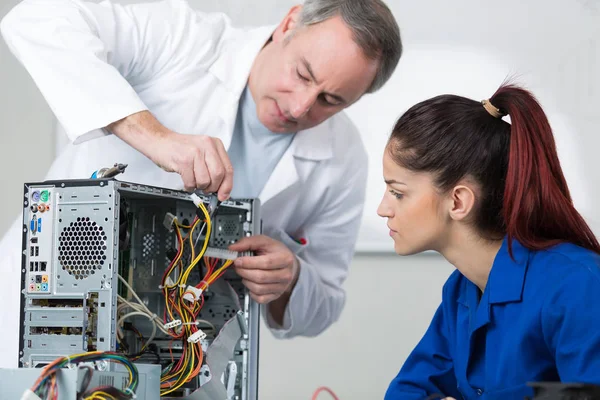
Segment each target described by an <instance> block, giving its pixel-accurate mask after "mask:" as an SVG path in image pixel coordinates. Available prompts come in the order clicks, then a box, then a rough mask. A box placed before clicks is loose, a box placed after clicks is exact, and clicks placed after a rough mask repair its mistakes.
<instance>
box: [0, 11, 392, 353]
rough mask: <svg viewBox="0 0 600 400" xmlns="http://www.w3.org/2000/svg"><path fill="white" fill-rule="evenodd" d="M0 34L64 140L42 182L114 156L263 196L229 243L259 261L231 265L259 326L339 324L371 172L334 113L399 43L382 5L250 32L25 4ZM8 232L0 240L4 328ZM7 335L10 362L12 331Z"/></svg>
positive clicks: (299, 17)
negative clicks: (258, 221) (259, 312)
mask: <svg viewBox="0 0 600 400" xmlns="http://www.w3.org/2000/svg"><path fill="white" fill-rule="evenodd" d="M0 28H1V31H2V35H3V37H4V38H5V40H6V42H7V44H8V46H9V48H10V49H11V51H12V52H13V54H14V55H15V56H16V57H17V58H18V59H19V60H20V62H21V63H22V64H23V65H24V66H25V68H26V69H27V70H28V72H29V73H30V74H31V76H32V78H33V79H34V81H35V82H36V84H37V85H38V87H39V89H40V91H41V93H42V94H43V95H44V97H45V99H46V100H47V101H48V103H49V105H50V107H51V109H52V110H53V112H54V113H55V114H56V116H57V118H58V120H59V122H60V124H61V125H62V127H63V128H64V130H65V132H66V133H67V135H68V136H69V138H70V139H71V141H72V143H70V144H69V145H68V147H67V148H66V149H65V150H64V151H63V152H62V154H60V156H59V157H58V158H57V159H56V161H55V162H54V164H53V165H52V167H51V169H50V171H49V172H48V175H47V177H46V178H47V179H51V178H62V179H66V178H86V177H89V175H90V173H91V172H92V171H94V170H96V169H98V168H99V167H102V166H106V165H112V164H114V163H115V162H120V163H127V164H128V165H129V167H128V169H127V171H126V174H125V175H124V176H123V178H122V179H124V180H128V181H134V182H140V183H146V184H150V185H155V186H162V187H169V188H174V189H183V188H185V189H187V190H193V189H196V188H200V189H203V190H205V191H207V192H218V195H219V198H220V199H225V198H227V197H229V196H234V197H259V198H260V200H261V202H262V205H263V208H262V214H263V218H264V225H263V231H264V233H265V235H264V236H256V237H252V238H245V239H243V240H241V241H240V242H239V243H238V244H236V245H234V246H232V249H233V250H237V251H245V250H253V251H255V252H256V254H257V256H255V257H245V258H241V259H238V260H236V263H235V268H236V271H237V273H238V274H239V275H240V276H241V277H242V278H243V279H244V284H245V285H246V286H247V287H248V289H249V291H250V293H251V295H252V297H253V298H254V299H255V300H256V301H258V302H260V303H262V304H265V309H264V311H265V312H264V313H263V314H265V315H266V321H267V324H268V326H269V327H270V328H271V330H272V332H273V333H274V334H275V335H276V336H278V337H293V336H297V335H305V336H314V335H317V334H319V333H320V332H322V331H323V330H324V329H326V328H327V327H328V326H329V325H330V324H331V323H333V322H334V321H335V320H336V319H337V318H338V316H339V315H340V312H341V310H342V307H343V304H344V296H345V295H344V291H343V289H342V283H343V281H344V280H345V278H346V275H347V271H348V267H349V263H350V261H351V258H352V254H353V249H354V244H355V240H356V237H357V231H358V228H359V224H360V217H361V214H362V208H363V200H364V195H365V193H364V192H365V185H366V176H367V160H366V153H365V150H364V148H363V146H362V143H361V141H360V137H359V135H358V133H357V131H356V129H355V127H354V126H353V125H352V123H351V122H350V120H349V119H348V118H347V117H346V116H345V115H344V114H343V113H340V111H342V110H343V109H344V108H346V107H348V106H349V105H351V104H353V103H354V102H356V101H357V100H358V99H359V98H360V97H361V96H362V95H363V94H365V93H368V92H374V91H375V90H377V89H379V88H380V87H381V86H382V85H383V84H384V83H385V82H386V81H387V80H388V79H389V77H390V75H391V74H392V72H393V71H394V69H395V67H396V65H397V63H398V60H399V58H400V55H401V51H402V46H401V41H400V34H399V30H398V26H397V24H396V22H395V20H394V18H393V16H392V14H391V12H390V11H389V9H388V8H387V7H386V6H385V5H384V4H383V3H382V2H381V0H307V1H306V3H305V4H304V5H303V6H295V7H293V8H292V9H291V10H290V11H289V12H288V13H287V15H286V16H285V17H284V18H283V20H282V21H281V23H280V24H279V25H278V26H277V27H265V28H258V29H253V30H239V29H234V28H232V27H231V26H230V22H229V20H228V19H227V17H225V16H224V15H222V14H204V13H201V12H197V11H194V10H192V9H191V8H190V7H189V5H188V4H187V3H186V2H185V1H183V0H170V1H161V2H154V3H148V4H136V5H129V6H121V5H117V4H112V3H109V2H104V3H101V4H94V3H91V2H90V3H88V2H83V1H78V0H26V1H24V2H22V3H21V4H19V5H18V6H17V7H15V8H14V9H13V10H12V11H11V12H10V13H9V14H8V15H7V16H6V17H5V18H4V20H3V21H2V23H1V25H0ZM226 149H227V151H226ZM157 166H158V167H160V168H158V167H157ZM233 171H235V174H234V173H233ZM179 176H180V177H179ZM232 190H233V191H232ZM19 227H20V222H19V221H17V222H16V223H15V225H14V226H13V228H14V229H11V231H10V232H9V233H8V237H6V238H5V239H4V241H3V243H2V245H1V246H0V247H1V248H0V250H1V251H2V253H0V254H3V255H4V254H10V255H12V259H5V261H3V262H2V264H1V265H0V268H2V271H3V272H2V273H3V276H5V277H8V278H5V279H4V282H7V283H3V284H4V285H5V288H6V292H5V293H9V295H10V299H9V301H8V302H5V304H4V305H3V307H2V310H3V311H2V312H4V313H5V317H6V318H3V320H5V321H6V323H7V324H9V325H10V326H14V325H15V324H16V323H17V321H18V319H17V315H18V311H17V308H18V307H17V306H16V304H17V302H18V294H17V293H18V291H17V290H15V289H14V287H17V288H18V279H17V277H18V274H19V270H20V258H19V254H18V249H19V248H20V244H19V240H20V239H19V238H20V234H19V233H18V230H19V229H20V228H19ZM7 271H9V272H7ZM8 305H10V307H8ZM2 342H3V346H5V349H6V350H5V351H6V352H7V354H6V355H7V356H10V353H11V352H14V349H15V348H16V337H14V336H13V334H11V337H10V338H7V340H4V341H2ZM7 343H8V344H7ZM2 359H3V360H4V359H7V358H6V357H2ZM10 360H14V358H10Z"/></svg>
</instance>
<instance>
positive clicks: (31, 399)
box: [21, 389, 42, 400]
mask: <svg viewBox="0 0 600 400" xmlns="http://www.w3.org/2000/svg"><path fill="white" fill-rule="evenodd" d="M21 400H42V399H40V397H39V396H38V395H37V394H35V393H33V392H32V391H31V389H27V390H26V391H25V393H23V395H22V396H21Z"/></svg>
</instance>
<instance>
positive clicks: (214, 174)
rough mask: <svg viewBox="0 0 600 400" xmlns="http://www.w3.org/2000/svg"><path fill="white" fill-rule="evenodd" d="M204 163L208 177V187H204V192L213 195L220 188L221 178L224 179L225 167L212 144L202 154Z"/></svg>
mask: <svg viewBox="0 0 600 400" xmlns="http://www.w3.org/2000/svg"><path fill="white" fill-rule="evenodd" d="M204 161H205V162H206V167H207V168H208V174H209V176H210V185H208V186H207V187H206V191H207V192H209V193H215V192H217V191H218V190H219V188H220V187H221V183H222V182H223V178H224V177H225V167H223V162H222V161H221V156H220V155H219V154H218V153H217V149H216V147H215V145H214V144H213V142H211V144H210V147H209V148H208V149H206V151H205V152H204Z"/></svg>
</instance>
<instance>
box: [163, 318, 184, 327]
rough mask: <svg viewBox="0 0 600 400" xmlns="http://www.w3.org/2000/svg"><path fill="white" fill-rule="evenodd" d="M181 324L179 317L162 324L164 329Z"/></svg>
mask: <svg viewBox="0 0 600 400" xmlns="http://www.w3.org/2000/svg"><path fill="white" fill-rule="evenodd" d="M179 325H181V320H180V319H175V320H173V321H171V322H167V323H166V324H164V327H165V329H171V328H175V327H176V326H179Z"/></svg>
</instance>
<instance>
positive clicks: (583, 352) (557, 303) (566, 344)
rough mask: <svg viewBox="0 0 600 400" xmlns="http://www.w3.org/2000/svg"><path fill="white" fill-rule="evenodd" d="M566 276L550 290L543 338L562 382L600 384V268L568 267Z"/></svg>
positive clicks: (545, 312)
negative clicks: (599, 355) (552, 356)
mask: <svg viewBox="0 0 600 400" xmlns="http://www.w3.org/2000/svg"><path fill="white" fill-rule="evenodd" d="M565 268H568V269H570V271H569V273H568V275H567V276H565V277H562V279H560V280H558V282H559V284H558V285H557V287H556V288H549V293H548V295H547V296H546V302H545V305H544V308H543V310H542V327H543V334H544V337H545V340H546V343H547V344H548V347H549V349H550V351H551V353H552V354H553V355H554V358H555V362H556V369H557V370H558V374H559V376H560V380H561V381H563V382H581V383H590V384H596V385H598V384H600V373H599V372H598V371H600V357H598V354H600V319H599V318H598V316H599V315H600V273H599V269H600V265H590V266H583V265H580V264H579V265H566V266H565Z"/></svg>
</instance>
